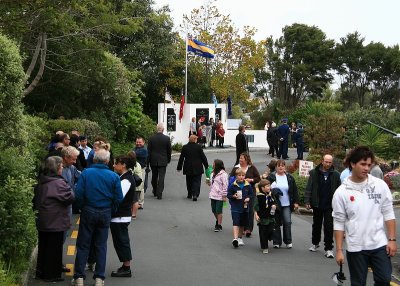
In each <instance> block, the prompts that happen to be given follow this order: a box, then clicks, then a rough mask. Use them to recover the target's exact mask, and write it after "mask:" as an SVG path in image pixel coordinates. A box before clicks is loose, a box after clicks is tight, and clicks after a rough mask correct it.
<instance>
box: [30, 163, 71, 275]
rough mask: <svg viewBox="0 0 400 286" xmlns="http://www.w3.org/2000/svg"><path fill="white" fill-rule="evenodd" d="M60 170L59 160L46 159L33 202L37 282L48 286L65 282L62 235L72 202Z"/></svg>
mask: <svg viewBox="0 0 400 286" xmlns="http://www.w3.org/2000/svg"><path fill="white" fill-rule="evenodd" d="M62 170H63V159H62V158H61V157H58V156H51V157H49V158H47V159H46V161H45V162H44V165H43V170H42V173H41V175H40V178H39V184H38V185H37V186H36V188H35V196H34V198H33V203H34V209H35V210H36V211H37V219H36V228H37V230H38V236H39V242H38V256H37V264H36V278H37V279H43V280H45V281H48V282H56V281H62V280H64V279H63V278H62V276H61V273H62V256H63V242H64V232H65V231H67V230H68V229H69V228H70V225H71V222H70V215H69V213H70V211H69V209H70V206H71V204H72V202H73V201H74V199H75V196H74V192H73V191H72V189H71V187H70V186H69V185H68V184H67V182H66V181H65V180H64V179H63V178H62V176H61V172H62Z"/></svg>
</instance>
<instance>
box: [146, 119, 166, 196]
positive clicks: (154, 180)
mask: <svg viewBox="0 0 400 286" xmlns="http://www.w3.org/2000/svg"><path fill="white" fill-rule="evenodd" d="M163 132H164V124H163V123H158V124H157V133H156V134H154V135H153V136H151V137H150V139H149V144H148V145H147V151H148V157H147V166H148V165H150V167H151V171H152V176H151V185H152V187H153V195H154V196H156V197H157V199H159V200H161V199H162V193H163V191H164V179H165V173H166V171H167V165H168V163H169V162H171V152H172V148H171V140H170V139H169V137H168V136H166V135H164V134H163Z"/></svg>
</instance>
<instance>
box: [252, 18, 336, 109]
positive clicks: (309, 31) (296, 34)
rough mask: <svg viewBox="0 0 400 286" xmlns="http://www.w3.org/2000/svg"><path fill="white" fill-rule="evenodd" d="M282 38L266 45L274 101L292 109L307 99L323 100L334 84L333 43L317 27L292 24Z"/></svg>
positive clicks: (285, 30)
mask: <svg viewBox="0 0 400 286" xmlns="http://www.w3.org/2000/svg"><path fill="white" fill-rule="evenodd" d="M282 31H283V36H281V37H280V38H279V39H277V40H275V41H273V38H272V37H270V38H268V39H267V41H265V46H266V52H267V62H266V65H267V68H268V72H267V73H265V72H264V73H261V74H260V75H262V76H263V77H264V80H267V82H269V90H270V94H271V98H273V99H274V100H277V101H278V102H279V103H280V104H281V105H282V106H286V107H288V108H293V107H295V106H296V105H298V104H299V103H302V102H304V101H305V100H306V99H307V98H318V97H321V96H322V92H323V90H324V89H325V88H326V87H327V85H328V84H329V83H330V82H331V81H332V78H333V77H332V75H331V74H330V69H331V68H332V55H333V47H334V41H333V40H329V39H327V38H326V35H325V33H324V32H323V31H321V30H320V29H319V28H317V27H315V26H307V25H304V24H293V25H291V26H286V27H284V28H283V30H282Z"/></svg>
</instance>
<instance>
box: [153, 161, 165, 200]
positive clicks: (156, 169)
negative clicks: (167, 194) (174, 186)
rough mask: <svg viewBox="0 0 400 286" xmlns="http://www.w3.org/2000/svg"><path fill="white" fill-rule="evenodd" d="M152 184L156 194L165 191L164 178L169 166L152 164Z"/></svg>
mask: <svg viewBox="0 0 400 286" xmlns="http://www.w3.org/2000/svg"><path fill="white" fill-rule="evenodd" d="M151 172H152V175H151V186H152V187H153V192H154V193H155V194H156V195H161V194H162V192H163V191H164V179H165V173H166V172H167V166H151Z"/></svg>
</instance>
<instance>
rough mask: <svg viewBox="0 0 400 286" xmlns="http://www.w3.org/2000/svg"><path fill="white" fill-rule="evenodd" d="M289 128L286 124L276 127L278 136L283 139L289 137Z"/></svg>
mask: <svg viewBox="0 0 400 286" xmlns="http://www.w3.org/2000/svg"><path fill="white" fill-rule="evenodd" d="M289 133H290V128H289V125H287V124H282V125H281V126H279V128H278V137H279V138H283V140H288V139H289Z"/></svg>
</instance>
